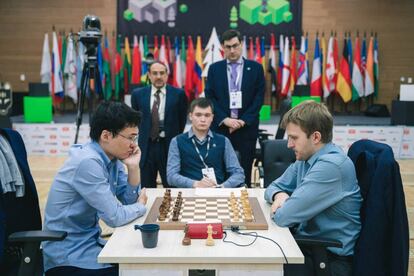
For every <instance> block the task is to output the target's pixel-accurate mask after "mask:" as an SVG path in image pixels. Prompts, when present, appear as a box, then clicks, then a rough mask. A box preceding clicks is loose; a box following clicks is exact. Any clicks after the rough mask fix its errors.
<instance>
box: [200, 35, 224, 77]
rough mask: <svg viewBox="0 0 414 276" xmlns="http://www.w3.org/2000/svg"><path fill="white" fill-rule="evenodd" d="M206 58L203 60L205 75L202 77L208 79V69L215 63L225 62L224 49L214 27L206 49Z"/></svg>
mask: <svg viewBox="0 0 414 276" xmlns="http://www.w3.org/2000/svg"><path fill="white" fill-rule="evenodd" d="M204 52H205V56H204V60H203V65H204V69H203V73H202V75H201V76H202V77H207V74H208V69H209V68H210V65H211V64H213V63H214V62H217V61H220V60H223V54H222V53H223V49H222V47H221V43H220V40H219V38H218V35H217V32H216V28H214V27H213V30H212V32H211V35H210V38H209V40H208V42H207V45H206V48H205V49H204Z"/></svg>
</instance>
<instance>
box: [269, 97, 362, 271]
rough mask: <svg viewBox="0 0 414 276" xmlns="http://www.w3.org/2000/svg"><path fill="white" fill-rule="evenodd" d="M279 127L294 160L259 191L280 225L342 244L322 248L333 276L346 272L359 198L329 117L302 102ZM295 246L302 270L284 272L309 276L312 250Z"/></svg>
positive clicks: (321, 109)
mask: <svg viewBox="0 0 414 276" xmlns="http://www.w3.org/2000/svg"><path fill="white" fill-rule="evenodd" d="M282 127H284V128H286V132H287V136H288V147H289V148H291V149H293V150H294V152H295V155H296V162H295V163H293V164H292V165H290V167H289V168H288V169H287V170H286V171H285V172H284V174H283V175H282V176H280V177H279V178H277V179H276V180H274V181H273V182H272V183H271V184H270V185H269V187H267V189H266V191H265V199H266V201H268V202H269V203H272V212H273V213H274V215H273V220H274V221H275V222H276V224H277V225H279V226H282V227H294V226H297V228H296V234H300V235H305V236H309V237H317V236H318V237H323V238H328V239H334V240H339V241H340V242H342V245H343V247H342V248H328V251H329V259H330V268H331V272H332V273H333V275H350V274H351V271H352V255H353V254H354V246H355V242H356V240H357V238H358V236H359V232H360V229H361V222H360V215H359V210H360V207H361V201H362V199H361V194H360V189H359V186H358V182H357V179H356V172H355V167H354V164H353V163H352V161H351V160H350V159H349V157H348V156H346V154H345V153H344V152H343V151H342V149H340V148H339V147H338V146H336V145H334V144H332V142H331V141H332V129H333V119H332V115H331V114H330V113H329V111H328V109H327V108H326V106H325V105H323V104H320V103H316V102H313V101H306V102H303V103H302V104H300V105H297V106H296V107H294V108H293V109H291V110H290V111H288V112H287V113H286V115H285V116H284V117H283V121H282ZM301 249H302V252H303V254H304V255H305V265H303V267H302V269H304V270H306V271H307V272H304V271H303V270H302V271H301V272H299V273H294V274H286V275H312V274H307V273H308V272H309V270H307V268H308V266H307V265H308V264H309V262H308V261H309V259H308V258H312V254H311V253H310V252H309V250H307V249H306V248H302V247H301ZM287 267H289V265H288V266H287ZM309 269H310V270H312V268H309ZM287 271H289V268H287ZM295 271H296V270H295ZM335 273H338V274H335Z"/></svg>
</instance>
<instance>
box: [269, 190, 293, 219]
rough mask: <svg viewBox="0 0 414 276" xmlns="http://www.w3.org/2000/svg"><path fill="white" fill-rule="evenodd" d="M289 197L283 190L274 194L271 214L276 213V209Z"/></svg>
mask: <svg viewBox="0 0 414 276" xmlns="http://www.w3.org/2000/svg"><path fill="white" fill-rule="evenodd" d="M288 198H289V195H288V194H287V193H284V192H280V193H277V194H276V195H275V196H274V201H273V204H272V214H274V213H276V211H277V209H279V208H280V207H282V205H283V203H285V201H286V200H287V199H288Z"/></svg>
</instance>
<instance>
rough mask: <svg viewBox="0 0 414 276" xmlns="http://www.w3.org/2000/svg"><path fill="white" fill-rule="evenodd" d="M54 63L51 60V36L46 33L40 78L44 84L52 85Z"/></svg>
mask: <svg viewBox="0 0 414 276" xmlns="http://www.w3.org/2000/svg"><path fill="white" fill-rule="evenodd" d="M51 70H52V62H51V60H50V50H49V35H48V34H47V33H45V38H44V41H43V51H42V64H41V66H40V78H41V82H42V83H50V75H51Z"/></svg>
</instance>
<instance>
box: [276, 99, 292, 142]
mask: <svg viewBox="0 0 414 276" xmlns="http://www.w3.org/2000/svg"><path fill="white" fill-rule="evenodd" d="M291 108H292V100H291V99H284V100H283V101H282V103H281V104H280V119H279V125H278V126H277V131H276V134H275V139H283V136H285V132H286V130H285V129H284V128H281V127H280V124H281V123H282V120H283V116H285V114H286V112H288V111H289V110H290V109H291Z"/></svg>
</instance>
